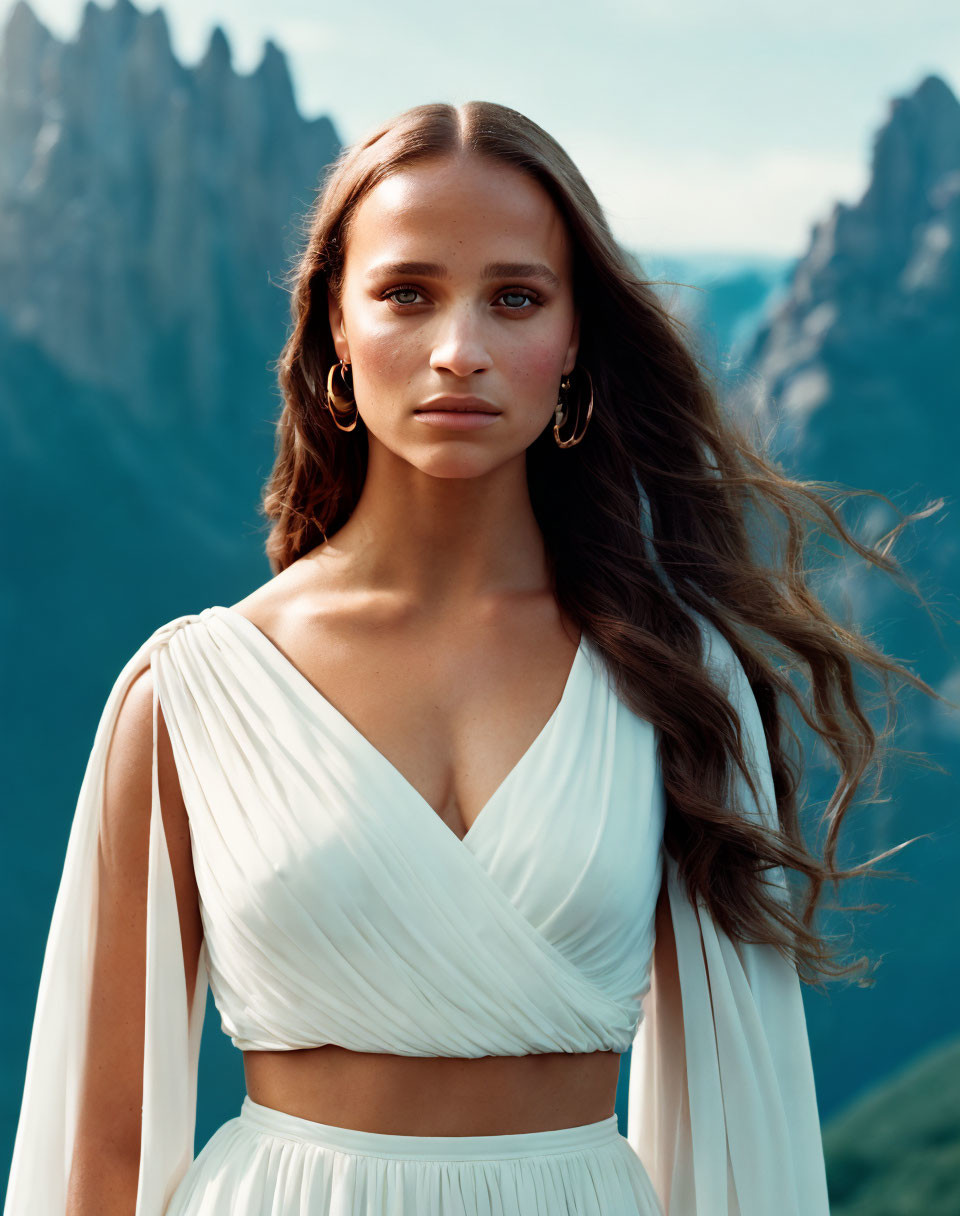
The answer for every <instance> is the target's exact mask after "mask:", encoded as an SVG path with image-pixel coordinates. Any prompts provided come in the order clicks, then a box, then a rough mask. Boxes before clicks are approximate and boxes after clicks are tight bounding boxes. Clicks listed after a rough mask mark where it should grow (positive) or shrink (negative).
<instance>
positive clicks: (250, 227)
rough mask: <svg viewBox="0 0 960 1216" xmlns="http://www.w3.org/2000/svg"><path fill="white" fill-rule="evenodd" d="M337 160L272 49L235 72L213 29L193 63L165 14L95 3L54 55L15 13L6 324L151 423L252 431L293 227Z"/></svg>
mask: <svg viewBox="0 0 960 1216" xmlns="http://www.w3.org/2000/svg"><path fill="white" fill-rule="evenodd" d="M338 150H339V141H338V139H337V137H336V134H335V132H334V129H333V126H332V124H331V122H330V120H329V119H328V118H325V117H323V118H318V119H314V120H312V121H311V120H307V119H304V118H303V117H302V116H301V115H300V114H299V112H298V111H297V107H296V102H295V100H294V95H293V88H292V85H291V81H290V77H289V74H288V71H287V65H286V60H285V58H284V56H283V53H282V52H281V51H280V50H279V48H278V47H276V46H275V45H274V44H273V43H272V42H269V41H268V42H267V43H266V45H265V48H264V53H263V59H262V61H261V62H260V64H259V66H258V67H257V68H256V70H255V71H253V72H252V73H251V74H250V75H248V76H239V75H237V73H236V72H235V71H234V70H233V68H232V67H231V62H230V49H229V46H228V44H227V40H226V37H225V35H224V33H223V30H222V29H220V28H219V27H217V28H216V29H215V30H214V32H213V35H212V37H211V39H210V43H209V46H208V48H207V51H206V54H205V55H204V57H203V58H202V60H201V61H200V62H199V63H198V64H197V65H196V66H195V67H193V68H188V67H184V66H183V65H182V64H181V63H179V62H178V61H177V59H176V58H175V57H174V55H173V52H172V49H171V46H170V39H169V34H168V29H167V23H166V19H165V17H164V15H163V12H162V10H160V9H156V10H154V11H153V12H150V13H141V12H140V11H139V10H137V9H136V8H135V7H134V6H133V5H132V4H131V3H130V2H129V0H117V2H116V4H115V5H114V7H113V8H110V9H102V8H100V7H99V6H98V5H96V4H94V3H92V2H88V3H87V4H86V6H85V8H84V11H83V19H82V23H81V25H80V29H79V32H78V34H77V36H76V38H75V40H74V41H72V42H66V43H64V42H61V41H59V40H58V39H56V38H55V37H54V36H53V35H52V34H50V33H49V31H48V30H46V28H45V27H44V26H43V25H42V24H40V22H39V21H38V20H37V18H36V17H35V15H34V13H33V11H32V10H31V9H30V7H29V5H27V4H26V3H24V2H23V0H20V3H18V4H17V5H16V7H15V8H14V9H13V10H12V12H11V13H10V16H9V19H8V22H7V25H6V28H5V30H4V33H3V40H2V44H0V282H2V283H3V293H2V299H0V310H2V313H3V315H4V317H5V318H6V321H7V323H8V325H9V326H10V327H11V328H12V329H13V331H14V332H15V333H16V335H17V336H19V337H20V338H22V339H25V340H28V341H31V342H33V343H35V344H36V345H37V346H38V347H40V349H41V350H43V351H45V352H46V353H47V354H48V355H49V356H50V358H51V359H53V360H54V361H55V362H56V363H57V364H58V365H59V367H60V368H61V370H62V371H63V372H64V373H66V374H69V375H72V376H74V377H76V378H77V379H78V380H81V381H84V382H86V383H88V384H99V385H102V386H103V387H104V388H105V389H109V390H110V391H111V392H113V393H116V394H118V395H119V396H120V397H121V398H123V399H124V400H125V401H126V402H127V404H128V408H129V409H130V410H131V412H132V413H133V414H134V415H136V416H138V417H140V418H141V419H143V420H144V421H148V420H152V421H153V422H154V423H155V424H158V425H164V426H166V425H171V424H178V423H187V424H188V425H190V426H194V425H195V426H200V427H203V426H208V425H211V424H215V423H223V422H224V421H225V420H226V419H227V418H230V419H232V420H236V419H237V416H238V406H239V408H240V411H241V416H243V417H248V418H249V417H253V418H260V417H262V416H263V415H264V414H267V413H269V409H268V408H267V406H268V402H267V400H266V398H265V397H264V392H265V390H266V391H269V377H268V376H267V374H266V372H265V364H266V362H267V360H268V359H269V358H271V357H272V356H274V355H275V354H276V353H277V349H278V343H279V342H281V341H282V337H283V324H284V321H285V319H286V316H287V305H288V300H287V296H286V294H285V293H284V291H283V290H282V288H281V287H280V286H279V284H278V279H279V277H280V276H281V275H282V273H283V272H284V270H285V269H286V268H287V264H288V258H289V256H290V254H291V253H292V249H293V246H292V244H291V243H290V241H289V238H290V236H291V234H292V235H294V236H295V235H296V233H295V231H293V225H292V223H291V221H292V220H293V219H294V218H295V216H296V215H297V213H298V212H301V211H303V210H305V208H306V206H307V205H308V204H309V202H310V201H311V200H312V198H313V195H314V191H315V190H316V187H317V185H318V182H319V177H320V174H321V172H322V170H323V168H324V167H325V165H326V164H327V163H328V162H329V161H330V160H331V159H332V158H333V157H334V156H335V155H336V153H337V152H338ZM245 404H246V407H248V408H250V409H254V410H257V411H258V412H257V413H255V414H252V415H251V414H250V413H248V412H247V409H246V408H245Z"/></svg>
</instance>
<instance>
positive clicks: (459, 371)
mask: <svg viewBox="0 0 960 1216" xmlns="http://www.w3.org/2000/svg"><path fill="white" fill-rule="evenodd" d="M430 366H431V368H432V369H433V370H434V371H448V372H452V373H453V374H454V375H455V376H470V375H472V374H473V373H474V372H480V371H485V370H486V369H487V368H489V367H492V366H493V358H492V356H491V353H490V349H489V346H488V344H487V342H486V340H485V338H484V335H483V326H482V323H481V321H480V318H479V317H477V316H476V314H475V313H474V312H473V310H472V309H471V308H469V307H463V308H459V309H453V310H451V312H450V314H449V315H448V316H447V317H446V318H445V319H444V320H443V321H442V322H441V323H440V328H439V330H438V333H437V337H436V340H435V342H434V344H433V349H432V351H431V352H430Z"/></svg>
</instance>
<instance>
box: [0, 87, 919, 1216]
mask: <svg viewBox="0 0 960 1216" xmlns="http://www.w3.org/2000/svg"><path fill="white" fill-rule="evenodd" d="M292 287H293V292H292V315H293V322H294V324H293V330H292V333H291V335H290V337H289V340H288V342H287V345H286V347H285V350H284V352H283V357H282V359H281V365H280V366H281V374H280V383H281V386H282V390H283V395H284V408H283V414H282V417H281V419H280V423H279V428H278V439H279V446H278V457H277V461H276V465H275V468H274V470H273V474H272V477H271V479H270V482H269V485H268V487H267V490H266V494H265V502H264V505H265V511H266V513H267V515H268V516H269V517H270V518H271V519H272V520H273V521H274V522H273V530H272V532H271V534H270V538H269V542H268V553H269V557H270V560H271V564H272V568H273V571H274V574H275V577H274V578H272V579H271V580H270V581H269V582H268V583H267V584H266V585H264V586H263V587H261V588H259V589H257V590H256V591H254V592H253V593H252V594H251V595H250V596H248V597H247V598H246V599H244V600H242V601H241V602H240V603H238V604H236V605H233V606H232V607H229V608H228V607H220V606H216V607H211V608H207V609H204V610H203V611H202V612H200V613H199V614H188V615H185V616H183V617H178V618H176V619H175V620H173V621H170V622H167V623H166V624H164V625H162V626H161V627H160V628H159V629H158V630H156V631H155V633H153V634H152V635H151V636H150V637H149V638H148V639H147V640H146V641H145V642H144V643H143V645H142V646H141V647H140V648H139V649H138V650H137V652H136V653H135V654H134V655H133V656H132V657H131V659H130V660H129V661H128V663H127V664H126V665H125V667H124V668H123V670H122V671H121V672H120V675H119V676H118V678H117V680H116V683H115V685H114V688H113V690H112V692H111V694H110V697H109V698H108V701H107V704H106V706H105V708H104V711H103V716H102V719H101V722H100V725H99V728H98V731H97V735H96V738H95V741H94V745H93V751H92V754H91V757H90V761H89V763H88V767H87V772H86V775H85V777H84V782H83V785H82V788H81V792H80V799H79V804H78V808H77V813H76V816H75V820H74V826H73V830H72V833H71V837H70V843H69V846H68V851H67V858H66V863H65V870H64V876H63V880H62V885H61V889H60V893H59V895H58V899H57V904H56V908H55V912H54V917H53V924H52V927H51V933H50V938H49V941H48V944H47V951H46V955H45V959H44V967H43V974H42V979H41V985H40V993H39V998H38V1004H37V1013H36V1019H35V1023H34V1029H33V1037H32V1040H31V1047H30V1056H29V1063H28V1069H27V1077H26V1086H25V1092H24V1098H23V1107H22V1111H21V1118H20V1125H19V1129H18V1136H17V1142H16V1148H15V1155H14V1162H13V1168H12V1172H11V1180H10V1189H9V1192H8V1198H7V1207H6V1209H5V1210H6V1212H7V1213H8V1214H12V1213H18V1214H19V1213H25V1212H27V1211H29V1212H36V1213H41V1212H42V1213H49V1214H51V1216H53V1214H54V1213H62V1212H64V1211H65V1210H66V1211H68V1212H70V1213H73V1214H79V1213H87V1212H90V1211H97V1212H98V1213H117V1214H119V1213H132V1212H136V1213H138V1216H160V1214H161V1213H164V1212H165V1213H168V1214H171V1216H188V1214H191V1216H195V1214H198V1213H203V1214H204V1216H228V1214H229V1216H254V1214H256V1216H261V1214H266V1213H271V1214H273V1216H281V1214H283V1216H286V1214H290V1216H293V1214H294V1213H297V1214H298V1216H303V1214H305V1213H312V1214H315V1216H320V1214H321V1213H334V1212H336V1213H342V1212H348V1211H349V1212H350V1213H369V1214H372V1213H375V1212H376V1213H387V1212H389V1213H401V1212H402V1213H408V1214H409V1213H417V1216H431V1214H436V1216H440V1214H442V1216H467V1214H470V1216H478V1214H479V1213H481V1212H482V1213H493V1212H497V1213H504V1214H509V1216H521V1214H522V1216H535V1214H541V1213H542V1214H544V1216H546V1214H547V1213H549V1214H550V1216H560V1214H562V1213H577V1214H580V1216H583V1214H586V1213H597V1214H599V1213H603V1216H620V1214H622V1216H627V1214H642V1216H654V1214H655V1213H661V1212H662V1213H667V1212H669V1213H671V1214H672V1216H676V1214H678V1213H680V1214H684V1216H685V1214H695V1216H706V1214H707V1213H709V1214H710V1216H713V1214H714V1213H727V1212H729V1213H731V1214H733V1213H739V1214H740V1216H770V1213H771V1212H776V1213H777V1214H778V1216H817V1214H818V1213H826V1212H827V1210H828V1208H827V1193H826V1183H825V1178H824V1166H823V1155H822V1149H821V1144H820V1134H819V1123H818V1117H817V1105H816V1095H815V1091H814V1084H813V1076H812V1071H811V1066H810V1054H809V1047H808V1043H807V1037H806V1027H805V1022H804V1014H803V1006H802V1003H801V995H800V977H801V974H803V975H804V976H805V978H810V979H812V978H815V977H816V976H817V975H819V974H828V973H832V974H837V975H842V974H847V973H849V972H850V971H851V970H854V969H855V967H853V966H846V967H844V966H842V965H837V964H835V963H834V962H832V961H831V960H830V959H829V958H828V956H827V952H826V949H825V947H824V944H823V943H822V942H821V941H820V940H819V939H818V937H817V936H816V934H815V933H814V932H813V931H812V930H811V928H810V923H811V916H812V912H813V905H814V904H815V902H816V897H817V894H818V892H819V889H820V886H821V885H822V883H823V882H824V881H825V880H826V879H832V878H838V877H843V876H846V875H847V874H848V873H852V872H853V871H843V870H839V869H836V868H835V848H836V843H835V838H834V837H831V844H830V848H829V851H828V853H827V856H826V857H825V858H819V857H816V856H814V855H813V854H811V853H810V852H809V851H808V850H807V848H806V847H805V844H804V841H803V837H802V835H801V832H800V827H799V823H798V816H797V808H796V797H795V791H796V786H797V773H796V770H795V768H794V767H793V766H792V765H791V763H790V761H789V759H788V757H787V756H786V754H785V751H784V749H783V748H782V746H781V739H780V733H781V718H780V706H779V703H778V694H779V693H783V694H786V695H790V696H791V697H793V699H794V700H795V701H797V703H798V704H799V700H798V698H797V696H796V694H795V693H794V692H793V691H792V684H791V682H790V681H789V680H788V679H787V677H786V676H785V675H784V674H783V673H782V672H781V671H780V670H779V669H778V668H777V667H776V666H775V665H773V664H772V663H771V662H770V660H769V659H768V658H767V657H766V656H765V655H764V653H763V651H762V650H761V647H760V645H759V640H758V637H757V636H756V635H757V634H758V633H760V632H763V633H765V634H767V635H768V636H769V637H770V638H772V639H773V641H774V642H776V643H779V644H780V645H781V647H782V648H783V649H784V650H786V652H787V653H788V654H789V653H792V654H793V655H795V656H799V658H800V659H801V660H802V661H804V662H806V663H809V664H810V667H811V672H812V676H813V682H814V685H815V692H816V696H815V704H816V706H817V713H816V715H815V716H814V715H811V716H808V718H807V720H808V722H809V723H810V724H811V725H812V726H813V727H815V728H816V729H817V730H818V731H819V732H820V733H821V734H822V735H823V736H824V737H825V738H828V739H829V741H830V743H831V746H832V747H833V749H834V750H835V752H836V754H837V755H838V758H839V759H840V762H841V767H842V770H843V771H842V777H841V784H842V785H843V787H844V788H843V791H842V794H840V795H838V798H837V801H836V806H835V808H834V810H833V812H832V813H833V817H834V826H838V825H839V822H840V820H841V819H842V817H843V814H844V812H845V810H846V807H847V806H848V805H849V802H850V800H851V798H852V796H853V792H854V790H855V787H856V784H857V782H858V781H859V779H860V778H861V777H862V774H863V771H864V767H865V763H866V760H867V759H869V756H870V755H871V753H872V750H873V747H874V743H875V739H874V735H873V732H872V730H871V728H870V727H869V725H868V723H867V722H866V719H865V718H864V717H863V716H862V715H861V714H860V713H859V710H858V705H857V702H856V699H855V696H854V693H853V691H852V689H851V685H850V682H849V679H848V674H849V660H850V658H851V657H856V658H859V659H861V660H862V661H864V662H866V663H870V664H873V665H874V666H875V667H876V668H878V669H883V670H887V671H892V670H900V669H895V667H894V665H893V664H892V663H891V662H890V661H889V660H888V659H887V658H886V657H885V656H883V655H881V654H880V653H879V652H877V651H875V650H874V649H873V648H872V647H870V646H869V644H868V643H867V642H865V641H864V640H863V639H861V638H859V637H857V636H855V635H852V634H850V633H849V632H847V631H845V630H843V629H842V628H840V627H839V626H837V625H836V624H835V623H834V622H833V621H831V620H830V619H829V618H828V616H827V615H826V613H825V612H824V610H823V608H822V607H821V606H820V604H819V603H818V602H817V600H816V599H815V598H814V597H813V596H812V595H811V594H810V593H809V590H808V589H807V587H806V585H805V583H804V582H803V579H802V571H800V570H798V569H796V568H794V565H793V564H791V565H789V566H785V568H784V569H782V570H780V569H772V568H767V567H765V566H763V565H762V564H760V563H759V562H758V560H757V559H756V558H755V557H754V555H753V549H752V546H751V543H750V541H749V539H748V535H747V530H746V523H745V515H746V508H747V506H748V505H749V503H750V502H751V501H754V502H761V503H766V504H773V505H776V506H778V507H779V508H780V509H781V510H782V512H783V514H784V516H785V518H786V519H787V520H788V523H789V525H790V528H791V537H792V538H793V539H795V538H796V536H797V535H798V531H797V529H798V527H799V520H800V517H801V515H802V507H801V504H802V503H812V504H815V505H816V506H817V507H819V508H821V509H822V510H823V512H824V513H825V515H826V516H827V518H828V519H829V520H830V521H831V522H832V523H833V525H834V526H835V528H836V529H837V532H838V534H839V535H842V536H843V537H844V538H845V539H846V540H847V541H848V543H850V544H852V545H854V546H855V547H856V548H857V549H858V551H859V552H860V553H861V554H862V555H863V556H865V557H869V558H870V560H872V561H874V562H875V563H876V564H878V565H881V566H883V567H884V568H887V569H892V568H893V564H892V562H891V561H890V560H889V559H888V558H885V557H883V556H881V555H879V554H876V553H873V552H872V551H866V550H864V549H862V548H861V547H860V546H859V545H858V544H857V542H856V541H855V540H854V539H853V538H852V537H850V536H849V535H848V534H847V532H846V531H845V529H844V527H843V525H842V523H840V521H839V520H838V519H837V518H836V516H835V515H834V514H833V512H832V511H831V510H830V508H829V506H826V505H825V504H823V502H822V500H820V499H818V498H817V497H816V496H815V495H814V493H813V492H812V491H811V490H809V489H807V488H806V487H804V486H802V485H800V484H799V483H795V482H790V481H789V480H787V479H786V478H785V477H784V476H783V475H782V474H781V473H780V472H778V471H776V470H775V469H774V468H773V467H772V466H771V465H769V464H767V463H766V462H765V461H764V460H763V458H761V457H760V456H759V455H758V454H756V453H754V452H753V451H752V449H751V448H750V447H749V445H748V444H747V443H746V440H745V439H744V438H743V437H742V436H740V435H739V434H738V433H737V432H736V431H735V430H734V429H733V427H732V426H731V425H730V424H729V423H728V422H727V421H725V420H724V419H723V417H722V413H721V411H720V410H719V408H718V405H717V403H716V400H715V397H714V395H713V394H712V392H711V391H710V389H709V387H708V385H707V383H706V381H705V379H704V377H703V376H702V374H701V372H700V370H699V368H698V366H697V364H696V362H695V360H694V358H693V357H692V356H691V354H690V353H689V352H688V350H687V348H686V346H685V345H684V343H683V341H682V339H681V338H680V337H679V336H678V334H677V332H676V329H675V325H674V323H673V322H672V321H671V320H670V318H669V317H668V316H667V315H666V313H665V312H664V310H663V308H662V307H661V306H660V304H659V303H658V301H657V297H656V295H655V293H654V292H653V290H652V289H651V287H650V285H649V284H647V283H645V282H643V281H641V280H639V279H638V278H637V277H636V275H635V274H634V272H633V271H632V270H631V268H630V266H629V265H628V263H627V261H626V260H625V258H624V255H623V254H622V252H621V251H620V250H619V249H618V247H617V245H616V243H615V241H614V240H613V238H612V236H611V234H610V232H609V229H608V227H607V225H606V222H605V220H604V217H603V214H602V211H601V209H600V207H599V205H598V204H597V202H596V200H595V198H594V196H593V195H592V193H591V192H590V190H589V188H588V187H587V185H586V184H585V183H584V181H583V179H582V178H581V176H580V175H579V173H578V172H577V170H576V168H575V167H574V166H573V165H572V164H571V162H570V160H569V159H568V157H567V156H566V155H565V154H564V152H563V151H562V149H561V148H560V147H558V146H557V144H556V143H555V142H554V141H553V140H552V139H550V137H549V136H548V135H546V134H545V133H544V132H543V131H542V130H540V129H539V128H538V127H537V126H535V124H533V123H532V122H530V121H529V120H528V119H526V118H524V117H523V116H522V115H520V114H518V113H516V112H515V111H512V110H509V109H507V108H505V107H502V106H498V105H492V104H488V103H479V102H472V103H469V104H467V105H464V106H460V107H453V106H448V105H441V104H437V105H425V106H420V107H416V108H415V109H412V110H410V111H408V112H407V113H405V114H402V115H400V116H399V117H398V118H397V119H395V120H394V121H392V122H390V123H388V124H386V125H385V126H384V127H383V128H382V129H381V130H379V131H377V132H375V133H374V134H373V135H372V136H371V137H370V138H369V139H367V140H365V141H363V142H362V143H360V144H359V145H357V146H355V147H353V148H350V149H348V150H347V151H346V152H345V153H344V154H343V155H342V157H341V158H340V160H339V161H338V162H337V163H336V164H335V165H334V166H332V169H331V172H330V175H329V177H328V179H327V181H326V183H325V186H324V189H323V191H322V193H321V195H320V197H319V199H318V202H317V205H316V208H315V211H314V213H313V215H312V217H311V225H310V229H309V234H308V239H307V242H306V249H305V252H304V254H303V256H302V259H301V260H300V263H299V265H298V266H297V267H296V268H295V271H294V273H293V283H292ZM751 495H752V496H753V498H752V499H751ZM792 561H793V558H792V556H791V562H792ZM906 674H907V677H908V678H909V679H911V680H912V682H914V683H915V684H918V685H921V684H922V682H921V681H918V680H917V679H916V678H915V677H912V676H910V675H909V673H906ZM923 687H926V686H925V685H923ZM321 689H322V692H321ZM928 691H929V690H928ZM838 788H839V787H838ZM901 847H902V846H901ZM786 866H789V867H791V868H793V869H795V870H798V871H799V872H800V873H801V874H802V875H804V876H805V877H806V878H808V879H809V880H810V882H811V894H810V897H809V899H808V903H807V907H806V909H805V910H804V913H803V915H802V916H801V915H798V914H797V912H796V911H795V910H794V908H793V906H792V903H793V901H792V899H791V897H790V893H789V891H788V888H787V885H786V882H785V878H784V867H786ZM863 868H865V867H860V868H858V870H857V871H856V872H860V870H862V869H863ZM208 983H209V985H210V987H211V989H212V991H213V995H214V998H215V1000H216V1003H217V1008H218V1010H219V1012H220V1015H221V1023H222V1028H223V1030H224V1031H225V1033H227V1034H228V1035H229V1036H230V1037H231V1039H232V1041H233V1042H234V1044H235V1045H236V1046H237V1047H239V1048H240V1049H241V1050H242V1051H243V1052H244V1068H245V1074H246V1080H247V1089H248V1093H247V1096H246V1097H245V1098H244V1101H243V1105H242V1108H241V1111H240V1113H239V1115H238V1116H237V1117H235V1118H233V1119H231V1120H229V1121H227V1122H226V1123H225V1124H223V1125H222V1126H221V1127H220V1128H219V1129H218V1130H217V1132H216V1133H215V1134H214V1136H213V1137H212V1138H211V1139H210V1140H209V1141H208V1142H207V1144H206V1145H205V1146H204V1148H203V1150H202V1152H201V1153H200V1154H199V1155H198V1156H197V1158H196V1159H195V1160H194V1159H193V1136H194V1114H195V1098H196V1068H197V1056H198V1050H199V1035H200V1025H201V1019H202V1014H203V1008H204V1001H205V995H206V989H207V985H208ZM631 1044H632V1046H633V1052H632V1057H631V1069H630V1078H629V1118H628V1134H627V1136H626V1137H623V1136H621V1135H620V1133H619V1131H618V1127H617V1120H616V1115H615V1113H614V1096H615V1092H616V1085H617V1077H618V1068H619V1061H620V1055H621V1054H622V1053H624V1052H625V1051H626V1050H627V1049H628V1048H629V1047H630V1046H631ZM141 1106H142V1116H141V1115H140V1114H138V1113H137V1112H138V1110H139V1109H140V1108H141Z"/></svg>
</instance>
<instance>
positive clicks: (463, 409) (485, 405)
mask: <svg viewBox="0 0 960 1216" xmlns="http://www.w3.org/2000/svg"><path fill="white" fill-rule="evenodd" d="M413 412H414V413H415V414H441V413H443V414H448V413H449V414H499V413H502V411H501V410H498V409H497V407H496V406H495V405H491V404H490V402H489V401H484V400H483V398H482V397H434V398H432V399H431V400H430V401H427V402H426V403H425V404H424V405H420V406H417V408H416V409H415V410H414V411H413Z"/></svg>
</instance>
